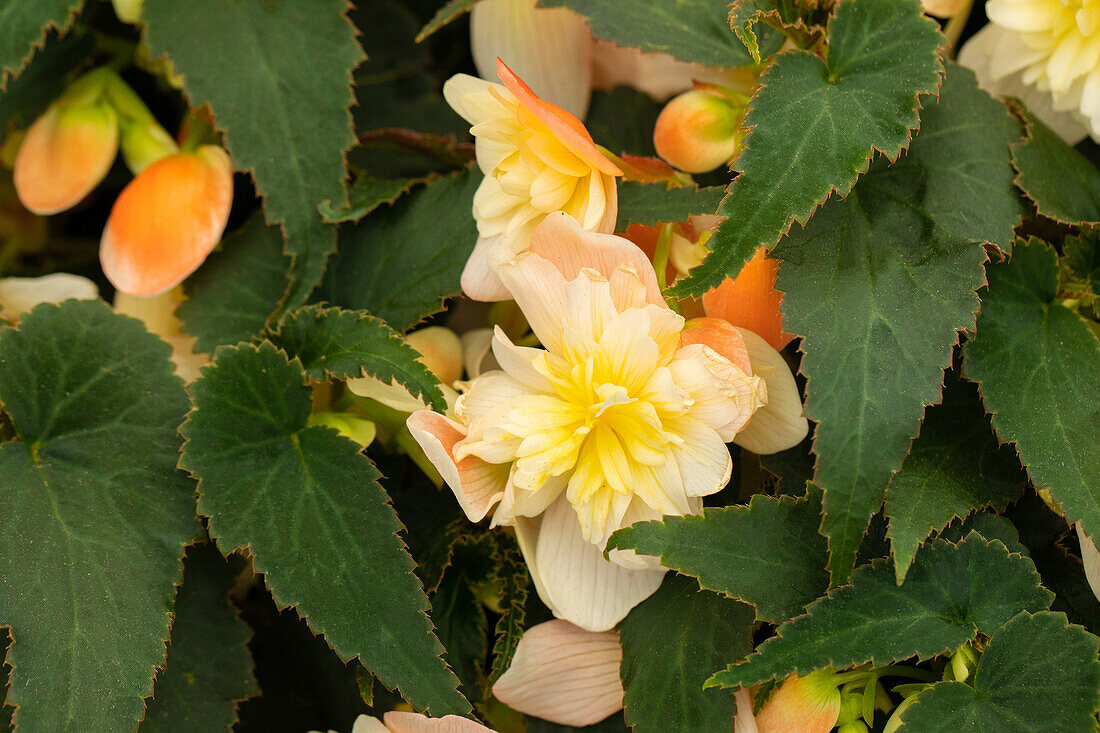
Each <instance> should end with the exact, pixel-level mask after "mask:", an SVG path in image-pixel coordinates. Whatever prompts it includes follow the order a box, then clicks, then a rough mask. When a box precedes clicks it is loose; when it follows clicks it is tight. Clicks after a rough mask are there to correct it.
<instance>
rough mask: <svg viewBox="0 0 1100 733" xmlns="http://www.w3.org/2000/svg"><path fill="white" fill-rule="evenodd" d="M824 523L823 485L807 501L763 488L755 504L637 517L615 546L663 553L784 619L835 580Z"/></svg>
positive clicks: (681, 568)
mask: <svg viewBox="0 0 1100 733" xmlns="http://www.w3.org/2000/svg"><path fill="white" fill-rule="evenodd" d="M820 523H821V493H820V492H818V491H811V492H810V493H809V494H807V496H806V497H804V498H801V499H798V498H795V497H791V496H783V497H780V498H778V499H773V498H772V497H769V496H764V495H762V494H756V495H754V496H753V497H752V500H751V501H750V502H749V504H748V506H731V507H722V508H714V507H708V508H706V509H705V510H704V511H703V515H702V516H686V517H665V519H664V521H661V522H637V523H635V524H633V525H631V526H630V527H627V528H626V529H622V530H619V531H618V532H616V533H615V534H614V535H613V536H612V537H611V540H610V541H609V542H608V544H607V546H608V548H612V549H627V548H632V549H635V550H637V551H638V552H639V553H642V554H645V555H656V556H659V557H660V558H661V564H662V565H664V566H665V567H668V568H672V569H674V570H676V571H678V572H681V573H684V574H686V575H691V576H693V577H696V578H698V579H699V582H700V584H701V585H702V587H703V588H705V589H709V590H715V591H718V592H720V593H724V594H726V595H727V596H729V597H730V598H736V599H738V600H742V601H745V602H746V603H750V604H752V605H754V606H756V615H757V617H758V618H760V619H763V620H766V621H773V622H776V623H778V622H782V621H786V620H787V619H789V618H791V617H793V616H797V615H798V614H800V613H802V610H803V608H804V607H805V605H806V604H807V603H809V602H810V601H812V600H814V599H815V598H817V597H818V596H819V595H821V594H822V593H823V592H824V591H825V589H826V588H827V587H828V585H829V577H828V574H827V573H826V572H825V559H826V554H825V553H826V548H825V538H824V537H822V536H821V535H820V534H818V532H817V527H818V525H819V524H820Z"/></svg>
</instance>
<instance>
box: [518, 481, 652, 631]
mask: <svg viewBox="0 0 1100 733" xmlns="http://www.w3.org/2000/svg"><path fill="white" fill-rule="evenodd" d="M520 547H521V549H522V548H523V546H522V545H521V546H520ZM534 549H535V553H534V557H530V556H528V557H527V565H528V567H532V566H533V567H534V572H533V574H535V573H537V574H538V576H539V579H540V581H541V585H542V590H541V591H540V593H539V595H540V597H541V598H542V599H543V602H544V603H546V605H547V606H550V607H551V608H552V609H553V610H554V614H555V615H556V616H558V617H559V618H563V619H565V620H567V621H571V622H573V623H575V624H576V625H578V626H580V627H581V628H583V629H587V630H589V631H606V630H608V629H610V628H612V627H614V626H615V624H617V623H619V622H620V621H622V620H623V618H624V617H625V616H626V614H627V613H629V612H630V609H632V608H633V607H634V606H636V605H638V604H639V603H641V602H642V601H643V600H645V599H646V598H648V597H649V596H651V595H652V594H653V593H654V592H655V591H656V590H657V588H658V587H660V585H661V580H662V579H663V578H664V574H665V572H666V571H665V570H663V569H662V570H627V569H626V568H622V567H619V566H618V565H615V564H613V563H611V562H608V561H607V560H605V559H604V558H603V554H602V553H601V552H600V548H599V547H598V546H596V545H594V544H592V543H590V542H586V541H585V540H584V537H583V536H582V535H581V525H580V520H578V519H577V513H576V512H575V511H574V510H573V507H572V506H571V505H570V504H569V502H568V501H567V500H566V498H565V496H564V495H562V496H561V497H559V498H558V500H557V501H555V502H554V503H553V504H552V505H551V506H550V508H549V509H547V510H546V513H545V514H543V515H542V524H541V526H540V527H539V530H538V540H537V543H536V545H535V548H534ZM525 555H526V553H525ZM539 584H540V583H536V588H537V587H538V585H539Z"/></svg>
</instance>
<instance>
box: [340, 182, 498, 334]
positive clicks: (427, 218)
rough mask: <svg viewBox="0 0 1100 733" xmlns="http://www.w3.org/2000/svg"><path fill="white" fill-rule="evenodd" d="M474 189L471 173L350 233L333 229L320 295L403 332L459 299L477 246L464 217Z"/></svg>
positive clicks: (422, 192) (418, 194) (428, 189)
mask: <svg viewBox="0 0 1100 733" xmlns="http://www.w3.org/2000/svg"><path fill="white" fill-rule="evenodd" d="M479 183H481V174H480V173H479V172H478V171H477V170H476V169H472V168H471V169H467V170H464V171H460V172H458V173H454V174H452V175H449V176H444V177H442V178H437V179H436V180H434V181H432V182H431V183H429V184H427V185H425V186H423V187H421V188H418V189H416V190H415V191H412V192H411V193H409V194H407V195H405V196H403V197H402V198H401V199H399V200H398V201H397V203H395V204H394V205H393V206H390V207H388V208H386V209H380V210H378V211H376V212H375V213H373V214H372V215H371V216H369V217H366V218H365V219H363V220H362V221H360V222H359V223H357V224H355V225H353V226H345V227H341V229H340V251H339V252H338V253H337V255H336V257H335V258H334V259H333V264H332V267H331V268H329V273H328V276H327V277H326V278H325V283H324V285H323V286H322V287H321V295H322V297H323V298H324V299H325V300H327V301H328V302H329V303H331V304H332V305H338V306H340V307H342V308H352V309H356V310H365V311H369V312H370V313H373V314H374V315H376V316H378V317H380V318H384V319H385V320H386V322H387V323H389V324H390V325H391V326H393V327H394V328H396V329H397V330H398V331H405V330H407V329H408V328H410V327H411V326H413V325H415V324H416V323H417V322H418V321H420V320H421V319H423V318H425V317H427V316H429V315H431V314H433V313H435V312H436V311H438V310H439V309H440V308H442V307H443V300H444V299H445V298H448V297H450V296H452V295H455V294H457V293H458V292H459V284H458V279H459V275H461V274H462V268H463V267H464V266H465V265H466V260H467V259H468V258H469V256H470V252H471V251H473V248H474V242H476V241H477V226H476V224H475V223H474V217H473V215H472V214H471V213H470V210H471V207H472V206H473V199H474V191H475V190H477V187H478V184H479Z"/></svg>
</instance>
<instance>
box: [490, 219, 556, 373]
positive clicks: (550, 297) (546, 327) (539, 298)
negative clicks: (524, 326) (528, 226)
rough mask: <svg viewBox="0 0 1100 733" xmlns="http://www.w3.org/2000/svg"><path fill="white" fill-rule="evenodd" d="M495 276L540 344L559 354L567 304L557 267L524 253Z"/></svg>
mask: <svg viewBox="0 0 1100 733" xmlns="http://www.w3.org/2000/svg"><path fill="white" fill-rule="evenodd" d="M536 231H537V230H536ZM497 275H498V276H499V277H500V280H501V282H503V283H504V287H505V288H507V289H508V292H509V293H511V296H512V298H513V299H514V300H515V301H516V305H518V306H519V309H520V310H521V311H523V315H524V316H525V317H526V318H527V323H528V324H530V326H531V330H532V331H534V332H535V336H537V337H538V339H539V341H540V342H542V345H543V346H545V347H546V348H547V349H548V350H549V351H551V352H557V351H559V350H560V349H561V345H562V324H563V321H564V319H565V316H566V314H567V312H568V307H569V302H568V298H567V297H566V288H565V286H566V280H565V278H564V277H563V276H562V274H561V272H560V271H559V270H558V268H557V267H555V266H554V264H553V263H552V262H550V261H549V260H547V259H545V258H543V257H540V256H538V255H536V254H534V253H532V252H524V253H522V254H520V255H518V256H517V257H515V259H513V260H512V261H511V262H506V263H504V264H502V265H501V266H500V267H499V268H498V269H497Z"/></svg>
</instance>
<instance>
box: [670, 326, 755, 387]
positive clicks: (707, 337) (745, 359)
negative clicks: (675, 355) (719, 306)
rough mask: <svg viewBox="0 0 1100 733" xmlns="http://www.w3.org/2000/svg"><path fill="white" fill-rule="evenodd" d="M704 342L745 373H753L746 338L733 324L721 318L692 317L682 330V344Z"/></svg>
mask: <svg viewBox="0 0 1100 733" xmlns="http://www.w3.org/2000/svg"><path fill="white" fill-rule="evenodd" d="M690 344H703V345H705V346H709V347H710V348H711V349H713V350H714V351H715V352H717V353H718V354H719V355H721V356H724V357H726V358H727V359H729V361H730V363H731V364H733V365H734V366H736V367H737V368H738V369H740V370H741V371H743V372H745V374H752V364H751V363H750V362H749V352H748V349H746V348H745V340H744V339H743V338H742V337H741V333H740V332H739V331H738V330H737V329H736V328H734V327H733V325H732V324H731V323H730V322H729V321H727V320H724V319H721V318H692V319H691V320H690V321H688V322H687V323H685V324H684V330H683V331H681V332H680V345H681V346H688V345H690Z"/></svg>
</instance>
